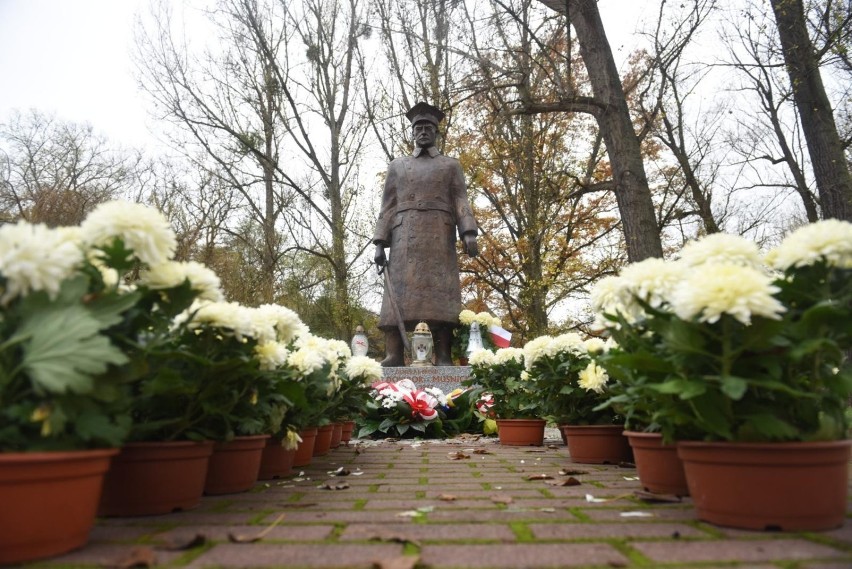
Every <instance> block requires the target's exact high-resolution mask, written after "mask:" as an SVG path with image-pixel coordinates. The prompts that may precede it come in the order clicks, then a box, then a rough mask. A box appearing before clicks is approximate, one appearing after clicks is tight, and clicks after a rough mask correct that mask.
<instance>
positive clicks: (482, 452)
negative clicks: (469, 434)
mask: <svg viewBox="0 0 852 569" xmlns="http://www.w3.org/2000/svg"><path fill="white" fill-rule="evenodd" d="M473 454H494V453H493V452H491V451H490V450H487V449H484V448H478V449H476V450H475V451H473Z"/></svg>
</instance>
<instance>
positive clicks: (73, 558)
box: [42, 543, 184, 567]
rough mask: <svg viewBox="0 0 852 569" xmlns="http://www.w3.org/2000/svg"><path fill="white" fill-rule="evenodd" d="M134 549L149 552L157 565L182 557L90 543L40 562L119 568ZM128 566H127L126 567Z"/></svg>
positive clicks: (150, 550)
mask: <svg viewBox="0 0 852 569" xmlns="http://www.w3.org/2000/svg"><path fill="white" fill-rule="evenodd" d="M135 549H140V550H145V551H149V552H150V554H153V556H154V559H156V562H157V564H158V565H164V564H167V563H171V562H173V561H174V560H175V559H177V558H178V557H180V556H181V555H183V553H184V552H182V551H158V550H156V549H155V548H153V547H151V546H145V545H132V546H127V545H119V544H114V543H90V544H89V545H87V546H86V547H84V548H83V549H78V550H77V551H73V552H71V553H67V554H65V555H60V556H59V557H53V558H51V559H48V560H45V561H42V563H47V564H50V565H96V566H103V567H120V566H123V565H125V563H126V560H127V559H129V558H130V556H131V555H133V551H134V550H135ZM126 566H129V565H126Z"/></svg>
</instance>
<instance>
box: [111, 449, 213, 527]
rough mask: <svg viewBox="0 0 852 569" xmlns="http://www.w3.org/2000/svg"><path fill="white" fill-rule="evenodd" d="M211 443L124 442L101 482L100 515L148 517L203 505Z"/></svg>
mask: <svg viewBox="0 0 852 569" xmlns="http://www.w3.org/2000/svg"><path fill="white" fill-rule="evenodd" d="M212 452H213V442H212V441H202V442H194V441H168V442H165V441H159V442H143V443H127V444H125V445H124V446H123V447H122V448H121V452H119V453H118V455H117V456H116V457H115V458H114V459H113V461H112V466H111V467H110V469H109V472H108V473H107V475H106V479H105V480H104V493H103V497H102V498H101V505H100V508H99V509H98V514H99V515H101V516H150V515H155V514H168V513H171V512H175V511H179V510H189V509H191V508H194V507H196V506H198V504H200V503H201V493H202V491H203V490H204V477H205V476H207V464H208V461H209V460H210V453H212Z"/></svg>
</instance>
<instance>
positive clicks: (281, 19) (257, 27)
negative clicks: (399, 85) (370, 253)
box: [138, 0, 367, 337]
mask: <svg viewBox="0 0 852 569" xmlns="http://www.w3.org/2000/svg"><path fill="white" fill-rule="evenodd" d="M208 16H209V18H208V19H209V22H210V23H211V24H212V25H213V26H214V27H215V29H216V30H217V33H218V34H219V35H220V39H221V45H223V46H225V47H223V48H222V49H221V50H219V51H213V50H212V49H210V48H208V49H205V50H203V51H202V52H201V53H200V54H198V53H196V52H193V51H192V50H191V49H190V46H189V45H187V44H186V43H184V40H183V39H181V38H179V37H177V36H176V34H175V33H174V32H173V26H172V25H171V24H173V23H174V22H173V20H172V18H171V16H170V14H169V13H168V11H166V10H165V9H164V8H163V7H162V6H161V7H160V9H159V11H158V12H156V13H155V14H154V17H153V26H152V27H149V28H145V27H144V26H143V27H141V28H140V34H139V40H138V45H139V54H140V56H139V68H140V72H141V81H142V85H143V87H144V88H145V89H146V90H147V91H148V92H149V93H150V95H151V96H152V98H153V100H154V102H155V103H156V106H157V108H158V109H159V110H160V112H162V113H163V115H164V116H165V117H167V118H168V119H169V120H172V121H173V122H175V123H176V125H177V126H178V127H179V129H178V131H177V133H178V137H177V138H176V142H178V143H180V144H181V146H182V148H185V149H187V150H188V151H190V152H192V153H195V152H196V149H198V150H200V151H202V152H204V153H205V154H206V155H207V161H206V162H208V167H209V171H210V172H211V173H213V174H215V175H216V176H217V177H218V178H219V180H220V181H221V182H222V183H223V184H226V185H227V186H228V187H230V188H231V189H232V191H235V192H236V193H237V194H238V195H239V197H240V199H239V203H238V204H235V205H236V208H235V210H234V211H233V212H232V215H233V216H234V217H235V219H233V220H231V222H230V223H229V224H228V227H229V231H230V234H231V236H232V238H233V239H236V240H238V241H240V242H241V243H242V246H243V248H244V250H251V251H252V252H253V255H252V256H253V257H254V258H256V259H257V260H258V262H259V263H260V265H261V271H260V275H261V276H262V279H261V280H260V283H259V284H260V286H259V291H258V293H257V294H256V296H255V299H254V301H255V302H270V301H273V300H276V298H277V295H278V293H279V292H281V290H282V289H281V288H280V285H281V283H282V282H283V281H282V279H284V278H286V275H282V274H281V270H282V268H283V267H286V266H287V263H285V262H284V259H285V256H287V255H301V254H304V253H307V254H310V255H313V256H315V257H317V258H318V259H321V260H322V261H323V262H324V263H326V264H327V265H328V267H329V270H328V271H327V272H326V273H325V274H326V275H331V277H330V278H332V279H333V287H334V290H335V299H336V309H335V310H336V313H335V322H336V323H337V324H338V334H339V336H341V337H344V336H348V335H349V334H350V333H351V329H352V324H351V317H350V316H349V314H350V297H349V291H348V287H349V286H350V280H351V275H350V270H351V267H352V266H353V263H355V261H356V259H357V258H358V255H359V254H360V252H361V251H362V250H363V247H365V246H366V242H367V241H366V239H362V240H360V241H355V242H353V241H351V240H350V241H347V239H346V235H347V232H349V233H350V234H358V233H362V234H363V233H364V231H363V228H362V227H361V226H360V225H359V223H358V219H357V215H358V214H359V211H358V209H357V208H356V207H355V204H356V198H357V197H358V196H359V195H360V192H361V191H362V188H361V185H360V183H359V182H358V168H359V164H360V163H359V160H358V157H359V152H360V148H361V146H362V144H363V140H364V135H365V132H366V127H365V126H364V123H363V122H360V121H359V118H358V116H357V114H356V112H355V110H354V109H353V108H352V104H353V100H355V94H356V93H358V92H359V87H358V86H357V84H356V83H357V74H356V69H357V67H356V65H355V62H356V58H357V57H359V56H360V52H359V45H358V42H359V41H360V39H361V38H362V37H363V35H364V33H365V30H366V28H365V27H364V25H363V17H364V16H363V7H362V5H361V3H360V2H359V0H340V1H325V2H323V1H320V0H306V1H305V2H303V3H302V4H299V5H291V4H289V3H285V2H283V1H281V2H276V1H273V0H268V1H264V0H221V1H220V2H219V4H218V6H217V8H216V9H215V10H212V11H211V12H209V14H208ZM256 230H259V231H260V234H259V235H260V238H259V239H258V238H257V237H258V234H257V231H256Z"/></svg>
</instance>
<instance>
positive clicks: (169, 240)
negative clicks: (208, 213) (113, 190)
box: [80, 201, 177, 266]
mask: <svg viewBox="0 0 852 569" xmlns="http://www.w3.org/2000/svg"><path fill="white" fill-rule="evenodd" d="M80 232H81V237H82V239H83V241H84V242H85V243H86V244H88V245H91V246H100V245H108V244H109V243H111V242H112V241H113V239H115V238H116V237H120V238H121V240H122V241H123V242H124V245H125V246H126V247H127V248H129V249H132V250H133V252H134V254H135V255H136V257H137V258H138V259H139V260H140V261H142V262H143V263H146V264H148V265H152V266H153V265H159V264H160V263H164V262H165V261H167V260H169V259H171V258H172V256H173V255H174V252H175V248H176V247H177V239H176V238H175V232H174V231H172V228H171V226H170V225H169V222H168V220H167V219H166V218H165V217H164V216H163V214H162V213H160V212H159V211H157V210H156V209H154V208H152V207H148V206H145V205H142V204H139V203H131V202H125V201H111V202H106V203H102V204H100V205H98V206H97V207H96V208H95V209H94V211H92V213H90V214H89V215H88V217H86V219H85V221H83V223H82V224H81V225H80Z"/></svg>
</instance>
